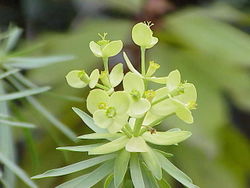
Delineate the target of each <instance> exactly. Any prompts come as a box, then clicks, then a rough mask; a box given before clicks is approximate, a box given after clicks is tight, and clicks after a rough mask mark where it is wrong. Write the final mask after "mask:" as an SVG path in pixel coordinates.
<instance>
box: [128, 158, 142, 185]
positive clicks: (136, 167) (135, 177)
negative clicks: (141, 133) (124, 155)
mask: <svg viewBox="0 0 250 188" xmlns="http://www.w3.org/2000/svg"><path fill="white" fill-rule="evenodd" d="M130 174H131V179H132V182H133V184H134V187H135V188H145V184H144V181H143V176H142V172H141V167H140V163H139V158H138V154H137V153H133V154H132V155H131V160H130Z"/></svg>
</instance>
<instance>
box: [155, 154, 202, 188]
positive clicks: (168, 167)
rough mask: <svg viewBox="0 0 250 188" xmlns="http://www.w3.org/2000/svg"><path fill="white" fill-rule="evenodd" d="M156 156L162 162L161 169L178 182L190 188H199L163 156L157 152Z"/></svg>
mask: <svg viewBox="0 0 250 188" xmlns="http://www.w3.org/2000/svg"><path fill="white" fill-rule="evenodd" d="M156 156H157V157H158V159H159V161H160V162H161V167H162V168H163V170H165V171H166V172H167V173H168V174H170V175H171V176H172V177H173V178H175V179H176V180H177V181H179V182H180V183H182V184H183V185H185V186H186V187H188V188H199V187H198V186H196V185H194V184H193V183H192V180H191V179H190V178H189V177H188V176H187V175H186V174H184V173H183V172H182V171H181V170H179V169H178V168H177V167H175V166H174V165H173V164H172V163H171V162H170V161H169V160H168V159H167V158H165V157H164V156H163V155H162V154H160V153H158V152H156Z"/></svg>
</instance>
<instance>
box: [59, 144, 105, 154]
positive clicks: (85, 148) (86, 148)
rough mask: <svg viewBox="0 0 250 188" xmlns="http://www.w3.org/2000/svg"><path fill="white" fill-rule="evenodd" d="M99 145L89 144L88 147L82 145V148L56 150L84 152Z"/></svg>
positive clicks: (68, 147) (73, 147) (70, 147)
mask: <svg viewBox="0 0 250 188" xmlns="http://www.w3.org/2000/svg"><path fill="white" fill-rule="evenodd" d="M104 144H105V143H104ZM101 145H102V144H90V145H83V146H65V147H58V148H56V149H57V150H63V151H76V152H86V151H89V150H91V149H93V148H95V147H98V146H101Z"/></svg>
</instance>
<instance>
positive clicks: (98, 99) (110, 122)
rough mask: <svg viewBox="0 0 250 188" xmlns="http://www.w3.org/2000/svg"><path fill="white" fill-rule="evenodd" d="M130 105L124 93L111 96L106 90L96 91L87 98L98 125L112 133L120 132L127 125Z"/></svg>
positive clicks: (90, 110)
mask: <svg viewBox="0 0 250 188" xmlns="http://www.w3.org/2000/svg"><path fill="white" fill-rule="evenodd" d="M129 104H130V101H129V96H128V94H127V93H125V92H123V91H117V92H114V93H113V94H112V95H111V96H109V95H108V94H107V92H105V91H104V90H101V89H94V90H92V91H91V92H90V94H89V96H88V98H87V108H88V110H89V112H90V113H92V114H93V119H94V122H95V123H96V125H98V126H99V127H101V128H107V129H108V131H109V132H111V133H114V132H118V131H120V130H121V128H122V127H123V126H124V125H125V124H126V123H127V121H128V115H127V111H128V109H129Z"/></svg>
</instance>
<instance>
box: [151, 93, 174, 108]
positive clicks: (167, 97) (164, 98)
mask: <svg viewBox="0 0 250 188" xmlns="http://www.w3.org/2000/svg"><path fill="white" fill-rule="evenodd" d="M169 98H170V96H169V95H167V96H164V97H161V98H160V99H158V100H156V101H154V102H152V104H151V105H152V106H153V105H155V104H158V103H159V102H161V101H164V100H166V99H169Z"/></svg>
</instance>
